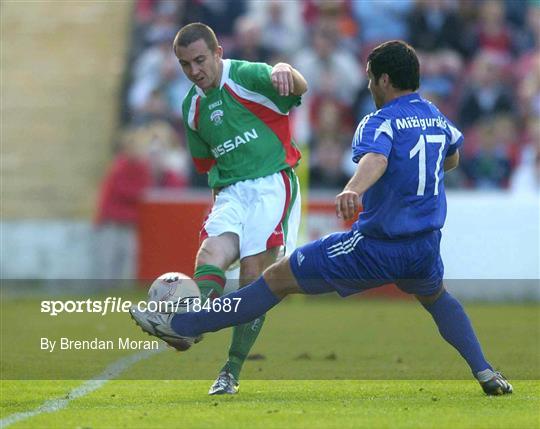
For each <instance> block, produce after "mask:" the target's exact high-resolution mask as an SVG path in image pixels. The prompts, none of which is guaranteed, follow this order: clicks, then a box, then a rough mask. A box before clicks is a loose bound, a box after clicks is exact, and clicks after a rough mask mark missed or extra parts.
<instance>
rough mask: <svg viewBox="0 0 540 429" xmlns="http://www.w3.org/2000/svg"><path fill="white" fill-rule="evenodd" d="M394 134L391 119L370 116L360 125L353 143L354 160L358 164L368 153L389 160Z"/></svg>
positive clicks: (375, 115) (374, 115)
mask: <svg viewBox="0 0 540 429" xmlns="http://www.w3.org/2000/svg"><path fill="white" fill-rule="evenodd" d="M393 139H394V132H393V129H392V122H391V120H390V119H387V118H384V117H382V116H379V115H377V114H376V113H375V114H373V113H371V114H369V115H367V116H365V117H364V119H362V120H361V121H360V123H359V124H358V127H357V128H356V132H355V133H354V137H353V142H352V149H353V150H352V155H353V156H352V159H353V161H354V162H356V163H358V161H360V158H362V156H364V155H365V154H366V153H379V154H382V155H384V156H386V157H387V158H388V156H390V151H391V150H392V144H393Z"/></svg>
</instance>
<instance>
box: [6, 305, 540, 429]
mask: <svg viewBox="0 0 540 429" xmlns="http://www.w3.org/2000/svg"><path fill="white" fill-rule="evenodd" d="M35 305H36V303H35V302H33V301H32V300H30V299H24V300H17V301H13V302H10V303H9V305H5V303H4V304H3V308H2V310H3V311H2V322H3V323H2V327H1V334H2V374H3V378H6V377H5V374H9V375H11V377H9V378H21V379H22V378H25V374H37V373H38V372H36V371H37V370H36V368H39V370H40V372H39V374H42V376H41V377H34V378H42V379H40V380H5V379H4V380H3V381H2V387H1V401H0V403H1V415H0V418H2V419H4V418H6V417H7V416H10V415H12V414H13V413H19V412H24V411H29V410H34V409H36V408H37V407H39V406H40V405H41V404H43V403H44V402H45V401H47V400H51V399H60V400H61V399H65V398H66V395H68V393H69V392H70V391H71V390H72V389H74V388H76V387H77V386H80V385H82V384H83V383H84V382H85V379H88V378H91V377H94V376H96V375H97V374H99V373H100V372H101V371H102V370H103V369H104V368H105V367H106V366H107V365H108V364H110V363H112V362H114V361H115V360H117V359H118V358H120V357H122V356H126V355H129V354H130V353H133V352H125V353H124V352H115V353H112V352H111V353H103V352H101V353H100V354H98V353H97V352H84V353H81V352H74V353H73V354H69V353H67V354H65V356H63V357H58V355H57V356H56V357H52V356H46V355H44V354H43V355H42V354H39V353H37V352H36V353H34V354H31V353H21V350H26V349H28V350H31V347H33V346H32V344H31V343H32V341H33V339H34V337H36V336H38V335H40V333H41V332H42V331H43V329H46V328H47V327H48V325H47V324H48V323H51V324H52V325H51V327H55V328H56V329H61V330H62V335H66V336H77V337H81V330H84V332H85V336H86V337H88V338H92V337H93V336H95V335H98V336H99V335H100V333H103V331H104V330H105V331H107V332H109V333H110V334H111V335H113V336H114V335H128V336H129V337H131V338H137V339H139V338H141V339H143V338H148V337H146V336H144V335H143V334H142V333H141V332H140V331H139V330H138V328H137V327H136V326H135V325H134V324H133V323H132V322H131V320H130V319H129V317H128V316H126V315H125V314H117V315H114V316H112V317H111V318H110V319H108V321H106V322H105V321H103V320H101V319H100V318H98V317H97V316H94V315H87V314H84V315H76V316H73V317H72V318H70V317H65V318H64V319H63V321H64V322H63V325H62V321H61V319H56V320H54V321H51V318H50V317H49V318H46V317H45V318H43V317H44V316H39V317H38V316H36V319H39V320H36V321H35V323H29V324H28V326H27V327H25V331H24V332H25V335H23V336H22V338H21V336H20V335H19V336H17V334H16V333H14V330H13V329H9V325H10V323H9V322H10V321H11V320H12V319H11V318H12V317H16V315H17V314H21V312H22V311H25V310H26V311H27V312H26V314H36V312H35V311H33V309H34V308H35ZM466 309H467V311H468V313H469V315H470V316H471V319H472V321H473V324H474V325H475V328H476V331H477V333H478V336H479V338H480V340H481V342H482V344H483V347H484V351H485V352H486V355H487V356H488V359H489V360H490V361H491V362H492V363H493V364H494V365H495V366H496V367H498V368H500V369H501V370H503V372H504V373H505V374H506V375H507V376H508V377H509V378H510V379H511V381H512V383H513V385H514V390H515V393H514V394H513V395H511V396H506V397H496V398H493V397H486V396H485V395H484V394H483V393H482V391H481V389H480V387H479V386H478V385H477V383H476V382H474V381H473V380H471V378H470V374H469V371H468V368H467V366H466V365H465V363H464V362H463V361H462V359H461V358H460V357H459V356H458V354H457V352H455V351H454V350H453V349H452V348H451V347H450V346H448V345H447V344H446V343H445V342H444V341H443V340H442V339H441V338H440V337H439V334H438V332H437V330H436V328H435V326H434V325H433V323H432V321H431V319H430V316H429V314H427V313H426V312H425V311H424V310H423V309H422V308H421V307H420V306H419V305H418V304H416V303H415V302H400V301H399V302H398V301H373V300H362V299H347V300H339V299H305V298H303V297H293V298H292V299H288V300H287V302H285V303H284V304H282V305H280V306H278V307H277V308H276V309H274V310H272V312H271V313H270V314H269V316H268V317H267V322H266V325H265V327H264V329H263V331H262V334H261V336H260V338H259V340H258V342H257V344H256V345H255V347H254V350H253V353H256V354H258V355H259V359H258V360H250V361H248V362H247V363H246V365H245V369H244V372H243V379H242V382H241V390H240V394H239V395H237V396H234V397H209V396H208V395H207V394H206V392H207V390H208V387H209V384H210V383H211V379H212V378H213V377H214V376H215V374H216V372H217V370H218V369H219V367H220V365H221V364H222V362H223V359H224V357H225V354H226V349H227V346H228V342H229V338H230V333H229V332H227V331H223V332H220V333H215V334H208V335H207V336H206V338H205V340H204V341H203V342H201V343H200V344H198V345H196V346H194V347H193V348H192V349H191V350H190V351H188V352H184V353H176V352H173V351H170V350H167V351H165V352H163V353H158V354H156V355H154V356H152V357H150V358H148V359H146V360H143V361H140V362H138V363H136V364H134V365H133V366H131V367H129V368H128V369H127V370H126V371H125V372H124V373H122V374H121V375H120V376H119V379H118V380H112V381H109V382H108V383H105V384H104V385H103V386H101V387H99V388H97V389H96V390H94V391H92V392H90V393H88V394H87V395H84V396H81V397H79V398H76V399H73V400H71V401H69V402H68V403H67V404H66V407H65V408H62V409H60V410H58V411H55V412H50V413H41V414H38V415H35V416H32V417H30V418H28V419H25V420H21V421H19V422H18V423H15V424H13V425H10V426H9V427H13V428H26V427H29V428H34V427H36V428H38V427H73V428H76V427H80V428H111V427H126V428H137V427H147V428H157V427H181V428H196V427H201V428H202V427H213V428H220V429H225V428H244V427H245V428H271V427H287V428H303V427H306V428H333V427H335V428H362V427H365V428H433V427H437V428H453V429H455V428H498V427H500V428H540V417H539V416H540V413H539V412H538V410H539V409H540V382H539V381H538V380H539V378H540V377H539V376H540V353H539V351H540V328H539V326H540V325H539V321H540V307H539V306H538V305H525V304H524V305H499V304H468V305H466ZM6 322H8V323H6ZM54 324H60V325H62V326H60V325H59V326H55V325H54ZM11 328H12V326H11ZM19 334H20V332H19ZM27 339H30V340H27ZM25 341H28V344H25ZM15 342H17V346H15V344H16V343H15ZM10 344H14V346H13V347H9V345H10ZM93 353H96V354H93ZM51 355H54V354H51ZM37 357H40V358H41V359H40V360H39V362H36V361H37V359H36V358H37ZM47 374H53V375H54V377H60V376H62V375H71V374H79V375H78V376H77V377H71V378H79V379H78V380H73V379H70V380H54V381H53V380H47V379H46V378H47V377H48V375H47ZM14 375H16V377H14ZM49 378H53V377H52V376H49Z"/></svg>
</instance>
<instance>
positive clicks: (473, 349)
mask: <svg viewBox="0 0 540 429" xmlns="http://www.w3.org/2000/svg"><path fill="white" fill-rule="evenodd" d="M424 308H425V309H426V310H427V311H429V312H430V313H431V316H432V317H433V320H435V323H436V324H437V327H438V328H439V332H440V333H441V335H442V337H443V338H444V339H445V340H446V341H447V342H448V343H450V344H451V345H452V346H454V348H456V350H457V351H458V352H459V353H460V354H461V356H463V359H465V360H466V361H467V363H468V364H469V367H470V368H471V371H472V373H473V375H474V376H475V377H477V374H478V373H479V372H480V371H483V370H485V369H490V370H492V369H493V368H491V365H490V364H489V363H488V362H487V361H486V359H485V358H484V354H483V353H482V348H481V347H480V343H479V342H478V339H477V338H476V334H475V333H474V330H473V327H472V325H471V321H470V320H469V318H468V317H467V314H466V313H465V310H464V309H463V307H462V306H461V304H460V303H459V301H458V300H457V299H455V298H454V297H453V296H452V295H450V294H449V293H448V292H447V291H444V292H443V293H442V295H441V296H440V297H439V298H438V299H437V301H435V302H434V303H433V304H431V305H429V306H424Z"/></svg>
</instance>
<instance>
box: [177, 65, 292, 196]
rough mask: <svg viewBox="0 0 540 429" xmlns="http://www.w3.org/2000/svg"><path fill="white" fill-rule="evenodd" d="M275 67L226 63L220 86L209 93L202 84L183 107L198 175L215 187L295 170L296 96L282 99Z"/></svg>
mask: <svg viewBox="0 0 540 429" xmlns="http://www.w3.org/2000/svg"><path fill="white" fill-rule="evenodd" d="M271 70H272V67H270V66H269V65H268V64H263V63H252V62H248V61H237V60H223V74H222V76H221V82H220V85H219V88H212V89H211V90H210V91H208V92H207V93H206V94H205V93H204V92H203V91H202V90H201V89H200V88H199V87H197V86H196V85H193V87H192V88H191V89H190V91H189V92H188V94H187V96H186V98H185V99H184V102H183V105H182V109H183V117H184V124H185V128H186V133H187V140H188V147H189V150H190V152H191V156H192V157H193V160H194V163H195V167H196V168H197V171H198V172H201V173H204V172H208V184H209V185H210V187H212V188H219V187H223V186H227V185H230V184H233V183H236V182H239V181H242V180H247V179H256V178H258V177H264V176H268V175H271V174H274V173H276V172H278V171H281V170H283V169H286V168H290V167H294V166H296V165H297V164H298V161H299V159H300V156H301V155H300V151H299V150H298V148H297V147H296V145H295V143H294V142H293V140H292V138H291V131H290V123H289V111H290V109H291V108H292V107H293V106H297V105H299V104H300V100H301V98H300V97H299V96H296V95H289V96H280V95H279V94H278V92H277V91H276V90H275V89H274V87H273V86H272V82H271V79H270V72H271Z"/></svg>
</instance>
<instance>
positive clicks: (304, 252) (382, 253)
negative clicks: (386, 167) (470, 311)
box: [290, 230, 444, 296]
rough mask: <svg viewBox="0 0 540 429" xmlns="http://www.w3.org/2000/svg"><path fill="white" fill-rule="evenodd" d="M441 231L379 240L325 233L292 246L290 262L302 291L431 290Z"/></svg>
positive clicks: (439, 275)
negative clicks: (393, 287)
mask: <svg viewBox="0 0 540 429" xmlns="http://www.w3.org/2000/svg"><path fill="white" fill-rule="evenodd" d="M440 241H441V232H440V231H433V232H429V233H425V234H422V235H419V236H417V237H413V238H407V239H399V240H379V239H374V238H369V237H365V236H363V235H362V234H361V233H360V232H358V231H357V230H352V231H349V232H345V233H335V234H330V235H327V236H326V237H323V238H321V239H319V240H316V241H313V242H311V243H308V244H306V245H305V246H302V247H299V248H298V249H296V250H295V251H294V252H293V253H292V255H291V257H290V265H291V269H292V272H293V274H294V276H295V277H296V280H297V282H298V284H299V285H300V287H301V288H302V289H303V290H304V291H305V292H306V293H307V294H321V293H328V292H337V293H338V294H340V295H341V296H348V295H352V294H354V293H358V292H362V291H364V290H367V289H372V288H376V287H379V286H382V285H385V284H388V283H395V284H396V285H397V286H398V287H399V288H400V289H401V290H403V291H404V292H406V293H410V294H415V295H432V294H434V293H436V292H437V291H438V290H439V288H440V287H441V284H442V279H443V274H444V266H443V263H442V259H441V255H440V247H439V246H440Z"/></svg>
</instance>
